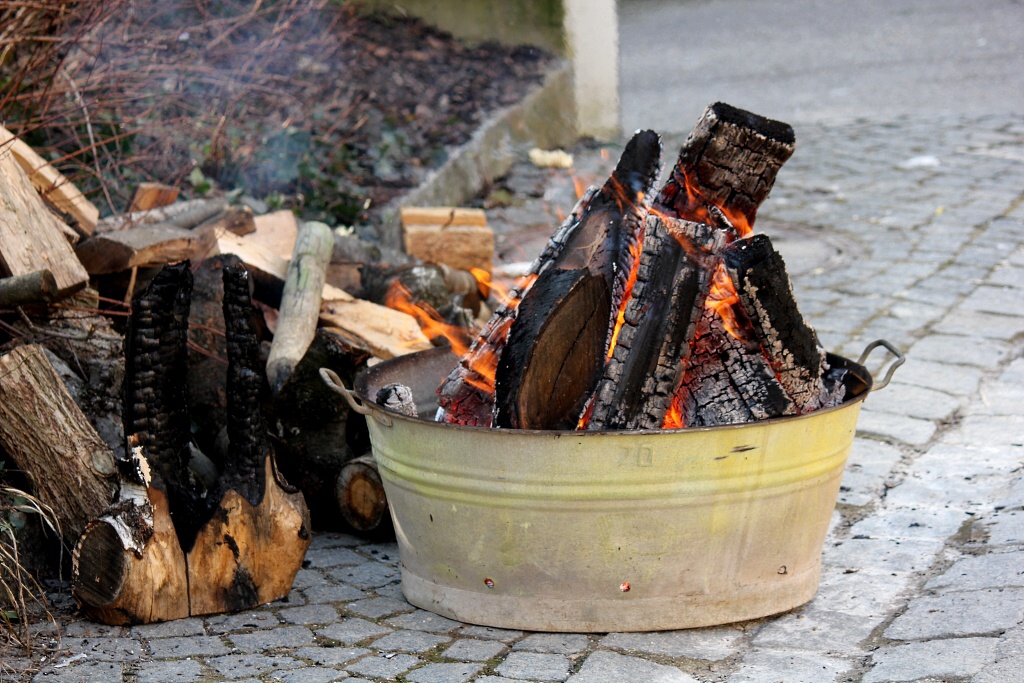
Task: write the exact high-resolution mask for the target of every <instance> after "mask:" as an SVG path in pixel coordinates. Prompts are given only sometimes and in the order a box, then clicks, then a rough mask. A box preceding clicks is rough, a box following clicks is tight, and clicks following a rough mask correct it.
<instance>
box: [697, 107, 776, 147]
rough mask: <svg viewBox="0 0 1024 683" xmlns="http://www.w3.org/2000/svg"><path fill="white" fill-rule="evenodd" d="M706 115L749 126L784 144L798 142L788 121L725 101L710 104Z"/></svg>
mask: <svg viewBox="0 0 1024 683" xmlns="http://www.w3.org/2000/svg"><path fill="white" fill-rule="evenodd" d="M705 116H714V117H715V118H717V119H718V120H719V121H722V122H723V123H729V124H732V125H734V126H739V127H741V128H747V129H749V130H752V131H754V132H756V133H758V134H760V135H763V136H764V137H766V138H768V139H769V140H774V141H775V142H778V143H779V144H782V145H787V146H791V145H795V144H796V134H795V133H794V132H793V127H792V126H791V125H789V124H788V123H784V122H782V121H776V120H774V119H769V118H767V117H765V116H761V115H759V114H755V113H753V112H749V111H746V110H745V109H740V108H739V107H734V106H732V105H731V104H726V103H725V102H715V103H714V104H711V105H709V106H708V108H707V110H706V112H705Z"/></svg>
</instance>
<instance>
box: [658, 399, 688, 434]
mask: <svg viewBox="0 0 1024 683" xmlns="http://www.w3.org/2000/svg"><path fill="white" fill-rule="evenodd" d="M685 426H686V425H685V424H683V392H682V391H676V393H675V396H673V397H672V404H671V405H669V407H668V412H666V413H665V420H664V421H663V422H662V423H661V428H662V429H682V428H683V427H685Z"/></svg>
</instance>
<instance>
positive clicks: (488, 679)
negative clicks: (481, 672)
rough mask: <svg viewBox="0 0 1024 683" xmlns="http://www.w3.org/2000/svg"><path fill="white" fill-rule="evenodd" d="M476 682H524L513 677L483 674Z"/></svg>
mask: <svg viewBox="0 0 1024 683" xmlns="http://www.w3.org/2000/svg"><path fill="white" fill-rule="evenodd" d="M474 683H522V682H521V681H517V680H515V679H512V678H505V677H504V676H481V677H480V678H478V679H476V681H475V682H474Z"/></svg>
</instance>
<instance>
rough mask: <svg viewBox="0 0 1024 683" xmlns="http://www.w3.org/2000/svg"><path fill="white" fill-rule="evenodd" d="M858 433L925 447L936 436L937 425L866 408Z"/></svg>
mask: <svg viewBox="0 0 1024 683" xmlns="http://www.w3.org/2000/svg"><path fill="white" fill-rule="evenodd" d="M857 433H858V434H874V435H877V436H881V437H883V438H888V439H894V440H896V441H902V442H903V443H907V444H910V445H911V446H923V445H924V444H926V443H928V442H929V441H930V440H931V438H932V437H933V436H934V435H935V423H934V422H932V421H930V420H921V419H918V418H916V417H906V416H904V415H893V414H891V413H883V412H878V411H874V410H870V409H869V408H868V407H867V406H865V407H864V408H863V409H861V411H860V417H859V418H858V421H857Z"/></svg>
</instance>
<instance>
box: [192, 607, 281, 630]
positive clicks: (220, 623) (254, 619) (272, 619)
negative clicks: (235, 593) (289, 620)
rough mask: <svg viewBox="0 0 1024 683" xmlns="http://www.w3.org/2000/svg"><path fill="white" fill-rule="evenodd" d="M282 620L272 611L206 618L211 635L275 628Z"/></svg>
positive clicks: (207, 628) (218, 615)
mask: <svg viewBox="0 0 1024 683" xmlns="http://www.w3.org/2000/svg"><path fill="white" fill-rule="evenodd" d="M280 624H281V620H280V619H278V618H277V615H276V614H274V613H273V612H271V611H270V610H259V611H252V610H250V611H247V612H239V613H237V614H217V615H215V616H212V617H206V630H207V631H209V632H210V633H230V632H232V631H242V630H245V629H250V628H274V627H276V626H280Z"/></svg>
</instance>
